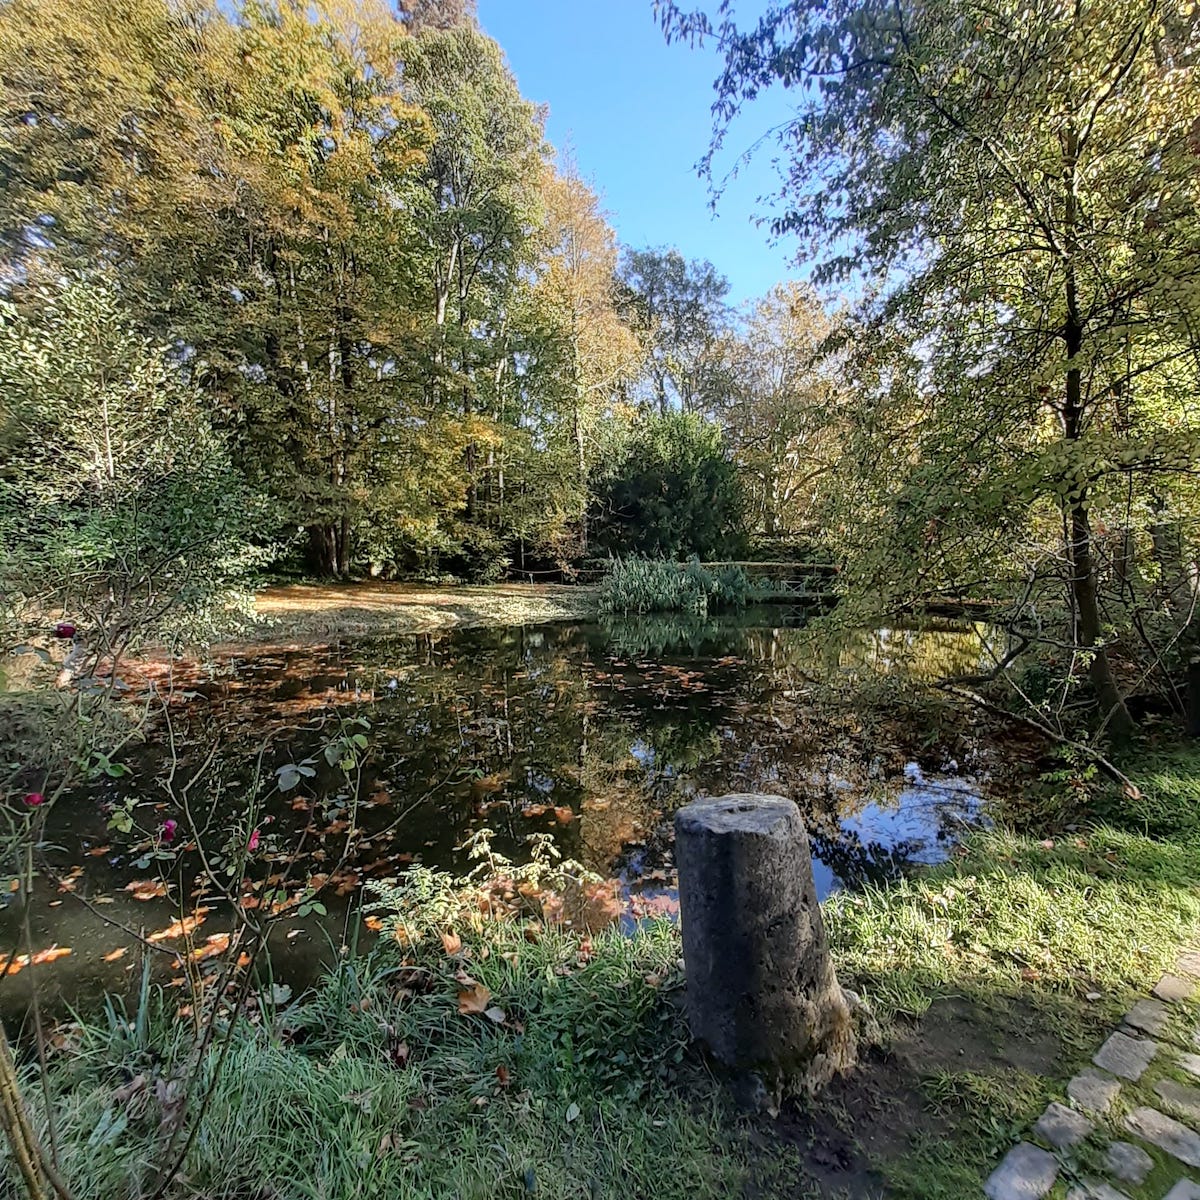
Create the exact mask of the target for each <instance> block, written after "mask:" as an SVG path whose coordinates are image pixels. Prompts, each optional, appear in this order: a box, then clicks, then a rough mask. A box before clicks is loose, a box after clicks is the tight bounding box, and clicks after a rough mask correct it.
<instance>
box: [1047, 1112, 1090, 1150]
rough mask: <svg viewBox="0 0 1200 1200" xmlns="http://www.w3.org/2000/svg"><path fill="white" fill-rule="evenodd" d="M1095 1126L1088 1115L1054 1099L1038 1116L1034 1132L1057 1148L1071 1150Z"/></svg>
mask: <svg viewBox="0 0 1200 1200" xmlns="http://www.w3.org/2000/svg"><path fill="white" fill-rule="evenodd" d="M1094 1128H1095V1126H1094V1125H1093V1124H1092V1123H1091V1121H1089V1120H1088V1119H1087V1117H1084V1116H1081V1115H1080V1114H1079V1113H1077V1112H1076V1111H1075V1110H1074V1109H1073V1108H1067V1106H1066V1105H1065V1104H1058V1103H1056V1102H1055V1101H1053V1100H1052V1101H1051V1102H1050V1103H1049V1104H1047V1105H1046V1111H1045V1112H1044V1113H1042V1115H1041V1116H1040V1117H1038V1120H1037V1124H1036V1125H1035V1126H1034V1127H1033V1132H1034V1133H1036V1134H1037V1135H1038V1137H1040V1138H1041V1139H1042V1141H1043V1142H1048V1143H1049V1144H1050V1145H1051V1146H1053V1147H1054V1149H1055V1150H1070V1148H1071V1147H1072V1146H1078V1145H1079V1143H1080V1142H1082V1141H1083V1139H1084V1138H1085V1137H1087V1135H1088V1134H1089V1133H1091V1132H1092V1130H1093V1129H1094Z"/></svg>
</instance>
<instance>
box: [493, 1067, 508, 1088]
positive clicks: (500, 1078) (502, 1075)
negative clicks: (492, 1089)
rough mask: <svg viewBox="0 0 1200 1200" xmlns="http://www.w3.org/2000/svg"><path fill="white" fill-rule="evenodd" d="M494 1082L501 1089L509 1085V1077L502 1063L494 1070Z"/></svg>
mask: <svg viewBox="0 0 1200 1200" xmlns="http://www.w3.org/2000/svg"><path fill="white" fill-rule="evenodd" d="M496 1082H497V1083H498V1084H499V1085H500V1086H501V1087H502V1088H506V1087H508V1085H509V1083H510V1080H509V1076H508V1068H507V1067H506V1066H504V1064H503V1063H501V1065H500V1066H498V1067H497V1068H496Z"/></svg>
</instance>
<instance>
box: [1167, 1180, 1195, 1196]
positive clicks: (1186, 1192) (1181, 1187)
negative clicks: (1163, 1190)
mask: <svg viewBox="0 0 1200 1200" xmlns="http://www.w3.org/2000/svg"><path fill="white" fill-rule="evenodd" d="M1163 1200H1200V1183H1195V1182H1193V1181H1192V1180H1191V1179H1181V1180H1180V1181H1179V1182H1178V1183H1177V1184H1176V1185H1175V1186H1174V1187H1173V1188H1172V1189H1171V1190H1170V1191H1169V1192H1168V1193H1167V1194H1166V1195H1165V1196H1164V1197H1163Z"/></svg>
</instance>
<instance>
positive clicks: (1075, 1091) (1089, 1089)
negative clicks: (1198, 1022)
mask: <svg viewBox="0 0 1200 1200" xmlns="http://www.w3.org/2000/svg"><path fill="white" fill-rule="evenodd" d="M1198 1061H1200V1056H1198ZM1120 1090H1121V1085H1120V1083H1118V1082H1117V1080H1115V1079H1114V1078H1113V1077H1112V1076H1111V1075H1106V1074H1105V1073H1104V1072H1103V1071H1094V1070H1092V1068H1091V1067H1085V1068H1084V1070H1082V1071H1080V1072H1079V1074H1078V1075H1076V1076H1075V1078H1074V1079H1072V1080H1071V1082H1070V1083H1068V1084H1067V1097H1068V1098H1069V1099H1070V1101H1071V1103H1072V1104H1073V1105H1075V1107H1076V1108H1078V1109H1080V1110H1081V1111H1083V1112H1088V1113H1106V1112H1108V1110H1109V1109H1110V1108H1111V1107H1112V1102H1113V1101H1114V1100H1115V1099H1116V1098H1117V1093H1118V1092H1119V1091H1120Z"/></svg>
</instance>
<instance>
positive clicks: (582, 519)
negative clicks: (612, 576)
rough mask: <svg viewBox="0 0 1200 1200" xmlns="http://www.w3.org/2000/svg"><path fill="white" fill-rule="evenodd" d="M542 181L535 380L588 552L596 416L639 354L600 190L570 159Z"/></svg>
mask: <svg viewBox="0 0 1200 1200" xmlns="http://www.w3.org/2000/svg"><path fill="white" fill-rule="evenodd" d="M542 188H543V198H544V205H545V213H546V221H545V225H544V227H543V230H542V234H541V243H542V244H541V253H540V256H539V258H540V261H539V263H538V268H537V278H536V282H535V284H534V299H535V302H536V304H537V305H538V310H539V315H540V319H541V323H542V330H543V338H542V343H541V353H540V355H539V362H538V364H537V365H538V367H539V368H540V370H539V371H538V373H537V387H538V390H539V392H540V393H541V395H542V396H543V397H544V398H549V404H548V405H547V407H548V408H549V410H550V411H549V412H548V414H547V416H548V421H547V424H548V429H547V434H546V438H547V443H548V444H547V449H548V450H549V449H551V446H552V445H553V444H555V443H561V442H562V441H563V440H564V439H569V444H570V447H571V452H572V457H573V460H574V474H575V486H576V489H577V497H578V498H577V500H576V505H577V514H578V539H577V542H576V546H575V552H576V553H577V554H583V553H586V551H587V544H588V534H587V494H588V482H589V477H590V474H591V471H592V468H593V465H594V464H595V462H596V458H597V446H596V438H597V428H596V426H597V422H598V421H599V420H601V418H602V417H603V415H604V414H605V412H606V411H607V410H608V409H609V408H610V407H611V405H612V404H613V402H614V400H616V398H617V397H618V396H619V394H620V391H621V388H622V386H623V384H625V383H626V381H628V380H630V379H631V378H632V376H633V374H634V372H635V371H636V369H637V366H638V365H639V361H640V357H641V356H640V352H639V347H638V342H637V338H636V336H635V335H634V333H633V331H632V330H631V329H630V328H629V327H628V326H627V325H626V324H625V322H624V321H623V320H622V317H621V314H620V312H619V310H618V307H617V285H616V278H615V276H616V267H617V242H616V236H615V235H614V233H613V231H612V227H611V226H610V225H609V224H608V221H607V219H606V217H605V214H604V212H603V210H602V209H601V207H600V201H599V198H598V197H597V195H596V194H595V192H593V191H592V190H591V188H589V187H588V185H587V184H586V183H585V182H584V181H583V179H581V178H580V176H579V172H578V170H577V168H576V167H575V165H574V163H573V162H571V161H570V160H569V159H567V160H565V161H563V162H562V163H561V164H560V166H559V168H558V170H552V169H550V168H547V170H546V172H545V176H544V181H543V185H542ZM543 403H545V399H544V400H543Z"/></svg>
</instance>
